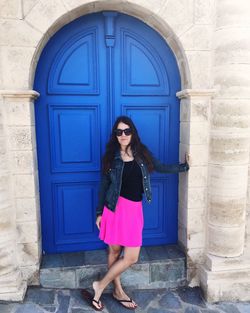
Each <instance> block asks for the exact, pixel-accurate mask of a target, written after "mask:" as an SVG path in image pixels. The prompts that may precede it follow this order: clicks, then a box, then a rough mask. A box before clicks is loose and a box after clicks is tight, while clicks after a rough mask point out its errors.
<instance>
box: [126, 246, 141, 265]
mask: <svg viewBox="0 0 250 313" xmlns="http://www.w3.org/2000/svg"><path fill="white" fill-rule="evenodd" d="M124 251H125V253H124V260H125V262H126V263H127V264H128V265H132V264H135V263H137V262H138V259H139V254H140V248H130V247H126V248H125V250H124Z"/></svg>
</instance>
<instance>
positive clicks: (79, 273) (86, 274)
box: [76, 265, 107, 288]
mask: <svg viewBox="0 0 250 313" xmlns="http://www.w3.org/2000/svg"><path fill="white" fill-rule="evenodd" d="M106 272H107V265H96V266H85V267H84V268H79V269H76V288H88V287H89V286H90V285H91V284H92V282H93V280H100V279H101V278H102V277H103V276H104V275H105V274H106Z"/></svg>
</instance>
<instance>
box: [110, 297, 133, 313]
mask: <svg viewBox="0 0 250 313" xmlns="http://www.w3.org/2000/svg"><path fill="white" fill-rule="evenodd" d="M112 296H113V298H114V299H115V300H116V301H118V302H119V303H120V304H121V305H122V306H123V307H124V308H126V309H129V310H135V309H136V308H137V307H138V305H137V304H135V307H134V308H132V307H127V306H126V305H124V304H122V302H130V303H133V299H131V298H129V300H122V299H121V300H120V299H117V298H116V297H115V296H114V295H112Z"/></svg>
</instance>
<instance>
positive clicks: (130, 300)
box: [117, 298, 133, 302]
mask: <svg viewBox="0 0 250 313" xmlns="http://www.w3.org/2000/svg"><path fill="white" fill-rule="evenodd" d="M117 300H118V301H119V302H133V300H132V299H131V298H129V300H119V299H117Z"/></svg>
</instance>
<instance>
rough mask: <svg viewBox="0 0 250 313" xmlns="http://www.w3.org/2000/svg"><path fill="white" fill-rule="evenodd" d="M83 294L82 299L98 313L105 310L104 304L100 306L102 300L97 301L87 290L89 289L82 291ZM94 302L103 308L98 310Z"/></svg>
mask: <svg viewBox="0 0 250 313" xmlns="http://www.w3.org/2000/svg"><path fill="white" fill-rule="evenodd" d="M81 294H82V297H83V299H85V300H86V301H87V302H88V304H89V305H90V306H91V307H92V308H93V309H94V310H96V311H102V310H103V309H104V305H103V304H100V300H95V299H94V297H93V295H92V294H91V293H90V292H89V291H88V290H87V289H82V290H81ZM93 301H94V302H95V303H97V304H98V305H100V306H101V307H100V308H97V307H96V306H95V305H94V304H93Z"/></svg>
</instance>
